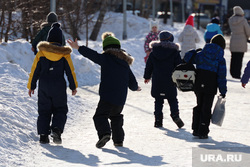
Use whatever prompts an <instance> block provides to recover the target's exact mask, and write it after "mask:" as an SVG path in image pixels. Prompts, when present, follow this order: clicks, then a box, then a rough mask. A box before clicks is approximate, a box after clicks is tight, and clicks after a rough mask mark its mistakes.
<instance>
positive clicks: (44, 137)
mask: <svg viewBox="0 0 250 167" xmlns="http://www.w3.org/2000/svg"><path fill="white" fill-rule="evenodd" d="M39 141H40V143H41V144H47V143H49V136H48V135H44V134H41V135H40V140H39Z"/></svg>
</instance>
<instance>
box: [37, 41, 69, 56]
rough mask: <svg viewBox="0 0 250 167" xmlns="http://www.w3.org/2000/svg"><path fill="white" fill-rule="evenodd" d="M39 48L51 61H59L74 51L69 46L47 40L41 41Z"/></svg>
mask: <svg viewBox="0 0 250 167" xmlns="http://www.w3.org/2000/svg"><path fill="white" fill-rule="evenodd" d="M37 48H38V50H39V52H40V53H41V54H42V55H43V56H45V57H46V58H47V59H49V60H51V61H58V60H60V59H61V58H63V57H66V56H68V55H69V54H70V53H71V52H72V49H71V48H70V47H69V46H57V45H53V44H52V43H50V42H46V41H42V42H39V43H38V45H37Z"/></svg>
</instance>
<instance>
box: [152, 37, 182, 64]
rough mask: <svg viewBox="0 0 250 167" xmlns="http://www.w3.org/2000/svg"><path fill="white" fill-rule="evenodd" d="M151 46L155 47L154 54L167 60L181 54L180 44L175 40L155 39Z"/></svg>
mask: <svg viewBox="0 0 250 167" xmlns="http://www.w3.org/2000/svg"><path fill="white" fill-rule="evenodd" d="M150 46H151V47H152V48H153V49H152V50H153V51H152V52H151V53H152V56H154V57H155V58H156V59H158V60H165V59H168V58H169V57H172V56H173V55H175V54H179V53H178V52H179V44H176V43H173V42H169V41H153V42H151V43H150ZM150 55H151V54H150Z"/></svg>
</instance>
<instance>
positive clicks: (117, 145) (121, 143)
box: [114, 142, 123, 147]
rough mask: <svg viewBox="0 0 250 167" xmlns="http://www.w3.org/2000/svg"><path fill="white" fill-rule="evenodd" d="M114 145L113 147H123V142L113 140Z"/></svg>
mask: <svg viewBox="0 0 250 167" xmlns="http://www.w3.org/2000/svg"><path fill="white" fill-rule="evenodd" d="M114 146H115V147H123V142H115V143H114Z"/></svg>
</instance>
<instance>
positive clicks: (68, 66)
mask: <svg viewBox="0 0 250 167" xmlns="http://www.w3.org/2000/svg"><path fill="white" fill-rule="evenodd" d="M63 40H64V38H63V34H62V30H61V29H60V24H58V23H54V24H53V25H52V28H51V29H50V31H49V33H48V37H47V41H41V42H39V44H38V49H39V51H38V53H37V54H36V57H35V59H34V62H33V65H32V68H31V72H30V76H29V82H28V85H27V88H28V89H29V96H31V94H34V90H35V89H36V83H37V80H39V85H38V114H39V116H38V120H37V130H38V134H39V135H40V143H42V144H46V143H49V138H48V135H49V134H50V133H51V130H52V135H51V136H52V137H53V142H54V143H56V144H60V143H61V142H62V140H61V134H62V133H63V130H64V126H65V124H66V120H67V113H68V106H67V93H66V88H67V85H66V81H65V78H64V73H66V75H67V78H68V81H69V88H70V89H71V90H72V95H75V94H76V92H77V91H76V88H77V85H78V84H77V81H76V74H75V72H74V66H73V63H72V60H71V56H70V53H71V52H72V49H71V48H70V47H69V46H63ZM50 123H51V125H50Z"/></svg>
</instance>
